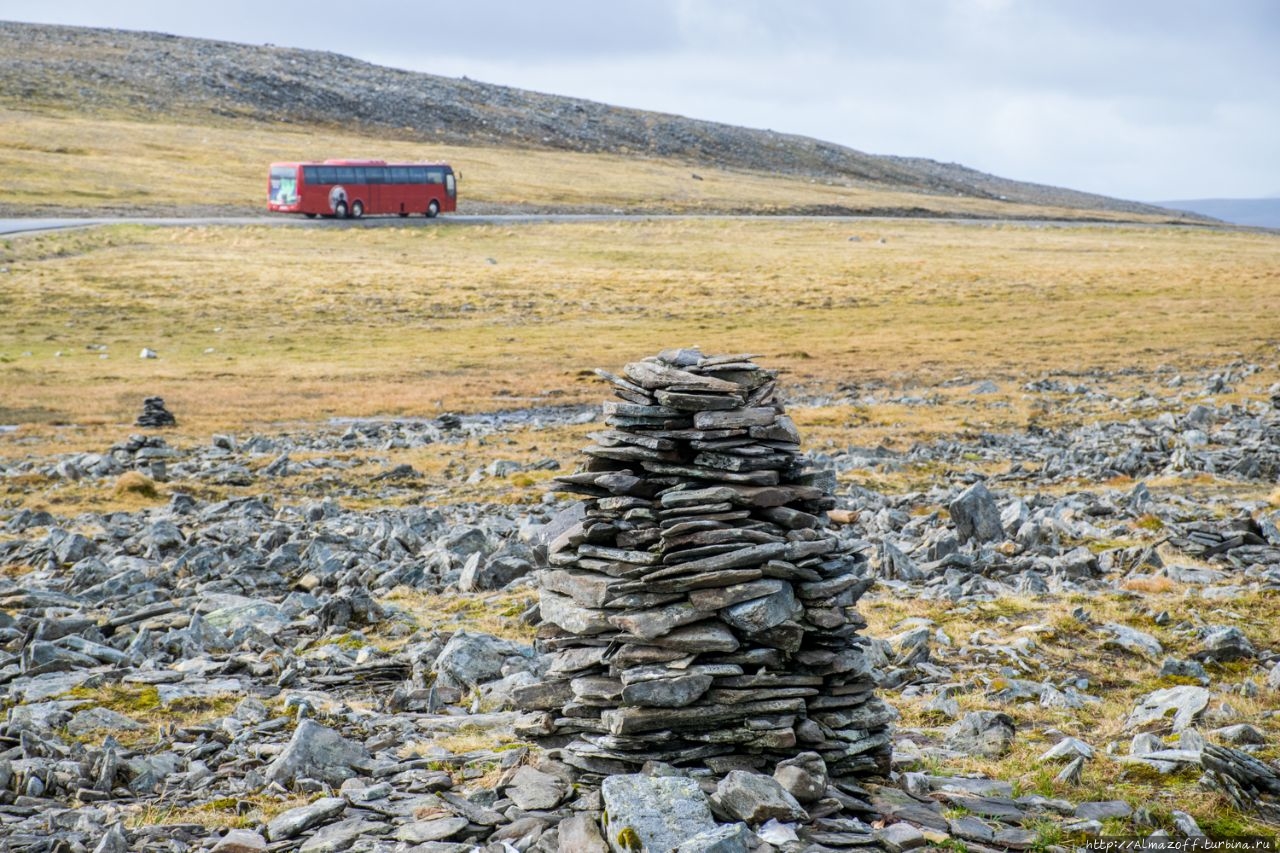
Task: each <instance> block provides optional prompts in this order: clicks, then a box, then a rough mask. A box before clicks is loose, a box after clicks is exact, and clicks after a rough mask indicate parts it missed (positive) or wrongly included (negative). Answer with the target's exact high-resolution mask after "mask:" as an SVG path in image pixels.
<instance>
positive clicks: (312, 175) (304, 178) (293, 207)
mask: <svg viewBox="0 0 1280 853" xmlns="http://www.w3.org/2000/svg"><path fill="white" fill-rule="evenodd" d="M457 208H458V183H457V180H456V179H455V178H454V175H453V169H451V168H449V166H448V164H446V163H387V162H386V161H385V160H325V161H324V162H323V163H272V164H271V172H270V181H269V183H268V196H267V209H268V210H273V211H276V212H278V213H305V214H306V215H307V216H309V217H312V218H314V217H316V216H334V217H337V218H338V219H346V218H348V217H350V218H351V219H359V218H360V217H362V216H364V215H365V214H366V213H397V214H399V215H400V216H408V215H409V214H410V213H421V214H424V215H426V216H428V217H431V216H435V215H436V214H438V213H449V212H451V211H454V210H457Z"/></svg>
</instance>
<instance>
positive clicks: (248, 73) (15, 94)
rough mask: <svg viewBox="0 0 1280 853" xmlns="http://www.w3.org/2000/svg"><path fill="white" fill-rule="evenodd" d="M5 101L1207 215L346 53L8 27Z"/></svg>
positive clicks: (1, 61)
mask: <svg viewBox="0 0 1280 853" xmlns="http://www.w3.org/2000/svg"><path fill="white" fill-rule="evenodd" d="M0 103H7V104H9V105H12V106H14V107H18V108H32V107H33V106H34V107H36V108H47V109H50V110H66V109H73V110H77V111H81V112H86V113H90V114H93V113H101V114H118V113H120V112H122V111H123V112H127V113H129V114H130V115H133V116H140V117H145V116H147V115H164V116H174V117H186V118H190V119H195V120H199V119H201V118H203V119H206V120H207V119H208V117H209V116H210V115H211V114H212V115H217V116H222V117H226V118H231V119H244V120H253V121H263V122H281V121H284V122H289V123H294V124H310V125H325V126H330V127H335V126H336V127H350V126H352V125H356V126H359V127H360V128H361V129H362V130H368V129H372V128H377V129H379V130H380V131H382V132H385V133H387V134H388V135H389V136H394V137H397V138H404V139H414V140H416V139H424V140H430V141H433V142H438V143H449V144H463V145H517V146H523V147H529V148H545V149H559V150H571V151H582V152H610V153H617V154H631V155H640V156H653V157H664V158H673V159H677V160H683V161H685V162H688V163H690V164H694V165H705V166H716V167H721V168H729V169H734V168H737V169H744V170H751V171H757V172H779V173H785V174H790V175H799V176H805V177H811V178H813V179H815V180H823V181H831V182H836V183H841V184H846V185H849V186H855V187H859V186H860V187H867V188H876V189H890V190H899V191H907V192H916V193H926V194H930V195H937V196H953V197H954V196H961V197H970V198H982V199H992V200H998V201H1008V202H1014V203H1024V204H1033V205H1045V206H1056V207H1067V208H1077V209H1083V210H1097V211H1108V212H1114V213H1127V214H1154V215H1163V216H1169V217H1171V218H1175V219H1177V218H1189V219H1193V220H1194V219H1198V217H1196V216H1194V215H1192V216H1187V215H1186V214H1179V213H1174V212H1171V211H1169V210H1166V209H1161V208H1159V207H1156V206H1153V205H1150V204H1142V203H1139V202H1133V201H1124V200H1120V199H1113V198H1108V197H1106V196H1101V195H1094V194H1091V193H1084V192H1078V191H1075V190H1069V189H1063V188H1059V187H1051V186H1045V185H1040V184H1032V183H1024V182H1020V181H1013V180H1009V179H1006V178H1000V177H996V176H993V175H988V174H985V173H983V172H979V171H977V170H974V169H969V168H966V167H964V166H960V165H958V164H954V163H939V162H936V161H933V160H927V159H922V158H914V157H895V156H881V155H874V154H866V153H864V152H861V151H856V150H854V149H852V148H847V147H844V146H841V145H836V144H833V143H829V142H823V141H820V140H816V139H812V138H809V137H804V136H797V135H792V134H784V133H777V132H774V131H771V130H753V129H746V128H740V127H734V126H731V125H726V124H719V123H715V122H709V121H699V120H696V119H689V118H683V117H681V116H676V115H669V114H665V113H655V112H646V111H643V110H634V109H625V108H620V107H612V106H608V105H606V104H601V103H596V102H593V101H586V100H581V99H576V98H567V97H560V96H555V95H546V94H540V93H537V92H530V91H526V90H522V89H515V88H511V87H507V86H497V85H491V84H487V83H478V82H475V81H472V80H468V79H466V78H462V79H454V78H449V77H441V76H437V75H432V74H422V73H418V72H411V71H401V70H397V69H392V68H385V67H382V66H378V65H373V64H370V63H367V62H363V61H360V60H356V59H352V58H350V57H346V56H341V55H338V54H335V53H327V52H320V51H311V50H297V49H291V48H281V47H275V46H271V45H267V46H254V45H245V44H236V43H231V42H219V41H210V40H205V39H194V38H183V37H178V36H170V35H163V34H158V33H145V32H133V31H126V30H108V29H91V28H83V27H65V26H52V25H43V24H26V23H16V22H0Z"/></svg>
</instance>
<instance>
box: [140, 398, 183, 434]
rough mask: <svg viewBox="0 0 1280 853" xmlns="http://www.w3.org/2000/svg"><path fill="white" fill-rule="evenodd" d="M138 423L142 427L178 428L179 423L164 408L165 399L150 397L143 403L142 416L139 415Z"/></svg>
mask: <svg viewBox="0 0 1280 853" xmlns="http://www.w3.org/2000/svg"><path fill="white" fill-rule="evenodd" d="M136 423H137V425H138V426H140V427H167V426H176V425H177V423H178V421H177V419H176V418H174V416H173V413H172V412H170V411H169V410H168V409H166V408H165V407H164V398H163V397H148V398H147V399H145V400H143V401H142V414H141V415H138V420H137V421H136Z"/></svg>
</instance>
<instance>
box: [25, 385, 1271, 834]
mask: <svg viewBox="0 0 1280 853" xmlns="http://www.w3.org/2000/svg"><path fill="white" fill-rule="evenodd" d="M1274 374H1275V366H1274V365H1249V364H1235V365H1232V366H1230V367H1226V368H1221V369H1218V370H1214V371H1205V372H1204V373H1203V375H1200V374H1197V375H1186V376H1179V377H1176V381H1173V378H1172V377H1170V378H1168V379H1167V380H1166V381H1165V382H1164V383H1163V384H1162V385H1161V386H1160V387H1151V388H1150V389H1149V390H1148V391H1146V392H1144V393H1141V394H1132V395H1129V396H1126V397H1113V398H1111V399H1110V400H1109V401H1107V403H1106V404H1107V405H1108V406H1109V407H1111V408H1112V409H1113V410H1114V412H1115V416H1114V417H1111V418H1107V419H1098V418H1084V417H1081V418H1077V419H1076V423H1075V424H1074V425H1066V426H1046V427H1035V426H1034V425H1033V427H1032V428H1029V429H1025V430H1017V431H1007V432H1000V433H990V434H986V433H981V432H978V431H974V430H966V431H963V432H962V433H958V434H956V435H953V436H949V437H946V438H944V439H941V440H936V441H928V442H922V443H918V444H916V445H915V446H913V447H910V448H909V449H897V450H894V449H888V448H883V447H879V448H859V447H849V446H844V447H840V446H832V445H831V443H830V441H824V442H823V443H822V446H820V447H818V448H813V449H812V453H811V461H812V463H813V464H814V465H815V466H816V467H819V468H827V469H830V470H831V471H833V472H834V473H835V475H836V479H835V488H834V503H835V504H836V506H835V508H834V509H833V510H831V521H830V524H829V525H828V526H827V527H826V528H825V530H826V531H828V533H829V535H830V536H831V537H833V539H834V543H835V545H834V546H833V547H837V548H838V550H839V552H840V553H847V554H853V555H861V565H862V569H861V571H863V572H865V574H866V577H867V579H868V581H871V580H872V579H874V585H873V586H872V587H871V589H870V591H869V592H867V593H866V595H865V596H864V597H863V598H862V600H861V602H860V603H859V605H858V609H859V611H860V613H861V614H862V616H863V617H864V618H865V619H866V620H867V622H868V623H869V627H868V628H866V629H864V630H863V631H862V633H863V634H864V635H865V636H866V637H867V638H868V640H867V644H866V646H865V650H866V653H867V656H868V661H869V663H870V666H871V677H872V679H873V680H874V682H875V683H876V687H877V690H878V695H879V696H880V697H881V698H882V699H883V700H884V701H885V702H887V703H888V704H889V705H890V706H892V707H893V708H894V709H896V715H897V718H898V719H897V721H896V723H895V724H894V727H893V729H892V738H893V758H892V771H891V773H890V774H889V775H888V776H879V777H874V778H871V779H869V780H867V781H866V782H865V783H864V784H863V785H862V787H861V790H853V789H852V787H850V786H845V787H841V788H837V787H835V786H834V785H832V786H831V787H828V782H827V776H826V768H825V766H823V763H822V759H821V757H820V756H818V755H817V754H816V753H808V755H812V756H813V758H804V759H802V760H798V761H797V762H795V764H794V766H791V767H789V768H788V769H787V770H786V772H783V769H782V768H781V767H780V768H779V770H778V773H777V774H775V775H773V776H756V775H752V774H751V773H747V772H745V771H743V770H733V771H731V772H729V773H728V774H726V775H723V776H722V777H714V776H710V775H706V773H705V771H703V772H701V773H695V775H693V776H692V777H689V776H686V775H685V773H686V771H682V770H681V769H680V765H681V764H682V762H681V761H680V760H679V759H678V758H677V759H675V760H673V761H670V762H668V763H666V764H663V763H657V764H651V765H647V766H646V770H645V773H646V775H640V776H625V777H624V776H616V777H611V778H616V779H618V780H620V781H618V782H611V783H609V784H607V785H604V786H603V787H597V786H595V785H592V784H583V781H584V780H583V778H582V771H581V770H580V769H578V768H575V767H574V766H572V764H570V763H568V762H565V761H563V760H561V759H562V756H561V754H560V752H559V750H558V748H557V747H556V745H555V744H554V743H553V742H551V743H547V742H544V743H541V744H536V745H535V744H534V742H533V741H532V740H531V739H530V738H529V737H528V731H529V724H530V720H529V717H530V715H529V714H527V713H525V712H522V711H520V710H519V709H518V708H519V703H518V702H517V699H516V697H517V696H520V695H527V693H528V691H529V689H530V688H531V686H532V685H536V684H538V683H540V682H543V681H546V680H548V672H549V669H550V668H551V667H552V666H554V661H553V658H552V657H549V656H545V655H542V654H539V653H538V651H536V650H535V647H534V644H533V638H534V633H535V631H536V630H537V629H538V625H539V615H538V609H537V607H536V600H537V594H536V591H535V589H534V588H533V582H534V576H535V574H534V572H535V568H536V567H539V566H544V565H546V561H547V545H548V542H547V535H548V531H547V530H545V529H544V525H546V524H547V523H548V522H549V521H551V520H552V518H553V517H554V516H555V515H556V514H557V513H558V512H560V511H562V510H563V509H565V508H566V507H567V506H568V505H569V503H570V502H571V500H572V498H571V497H569V496H560V497H553V496H549V495H548V496H545V497H535V498H534V499H533V500H532V501H531V502H503V501H501V500H497V499H494V498H495V497H496V496H500V495H501V494H502V492H501V489H496V490H493V491H490V492H475V491H472V492H468V491H467V490H468V489H472V490H475V489H477V488H480V487H482V486H486V484H488V485H494V486H496V485H499V484H506V483H511V482H514V481H515V478H518V477H526V478H529V482H533V481H535V480H538V481H540V479H545V478H547V477H550V476H553V475H557V474H558V475H561V476H565V475H569V474H570V472H571V470H572V468H573V465H574V464H576V462H575V460H574V459H572V458H570V456H568V455H565V456H560V457H559V458H556V457H555V456H539V455H536V454H535V455H533V456H531V457H530V458H528V459H525V460H523V461H513V460H511V459H509V458H505V459H504V458H500V457H502V456H503V454H501V453H499V452H498V449H499V448H501V447H502V446H503V445H502V441H503V440H504V437H506V436H509V435H513V434H515V433H516V432H517V431H524V432H532V433H534V434H537V435H545V436H547V437H548V438H549V437H550V436H552V435H556V434H564V433H565V432H566V431H568V432H571V433H572V431H574V430H579V431H580V430H582V429H588V428H589V429H599V427H600V424H599V423H598V422H597V419H602V418H603V416H602V415H600V414H599V413H598V412H595V411H594V410H592V409H590V408H572V409H563V410H555V409H550V410H542V411H539V412H536V413H524V414H515V415H505V416H484V417H481V416H467V417H462V418H459V417H454V416H448V417H440V418H437V419H434V420H426V419H424V420H417V421H411V420H405V421H370V422H351V423H342V424H331V425H327V426H315V427H312V428H306V429H293V430H290V431H288V432H281V433H279V434H266V433H263V434H254V435H230V434H219V435H211V436H208V437H207V439H205V440H202V441H198V442H195V443H187V442H185V441H178V440H176V439H171V437H167V436H169V435H170V434H169V433H167V432H166V431H165V430H163V429H147V430H142V429H139V428H137V427H134V428H132V429H135V430H137V431H138V434H136V435H128V434H122V437H121V439H120V440H119V441H118V442H116V443H115V444H114V445H112V446H107V447H102V448H101V449H100V450H98V451H96V452H92V453H71V454H67V453H62V454H54V455H47V454H41V453H38V452H26V453H24V452H23V450H22V448H21V446H20V445H18V444H16V442H17V441H19V440H20V438H19V437H15V436H13V435H9V436H5V437H4V440H5V441H6V442H10V446H9V447H8V451H9V452H8V453H7V455H6V457H5V458H4V459H3V461H0V482H3V483H4V484H5V488H6V498H5V503H4V508H2V509H0V649H2V651H0V685H2V686H0V691H2V693H3V701H4V703H5V706H6V711H7V713H6V717H5V720H4V722H3V724H2V725H0V749H3V752H0V789H2V790H0V844H3V846H4V847H5V848H6V849H11V850H15V851H32V852H33V853H34V851H55V850H56V851H81V850H84V851H103V852H104V853H105V851H126V850H130V851H143V850H154V851H188V850H190V851H194V850H220V851H224V853H227V852H228V851H240V850H264V849H269V850H280V851H284V850H304V851H327V850H361V851H401V850H417V851H424V853H426V851H458V853H461V851H470V850H473V849H481V850H492V851H506V850H510V849H516V850H557V849H560V850H583V851H589V850H603V849H605V847H604V846H602V845H604V844H606V843H609V844H613V845H614V847H615V849H616V848H617V846H618V844H619V843H620V842H619V840H618V839H617V838H614V837H609V838H607V840H606V839H605V836H604V835H602V833H601V830H600V824H601V821H600V817H601V815H602V813H604V812H606V811H607V812H608V813H609V814H610V815H614V816H615V817H614V818H613V820H614V823H613V825H615V826H616V825H618V824H617V820H618V818H617V815H618V814H619V813H620V811H619V810H620V809H621V808H622V805H621V803H622V802H624V801H625V802H630V803H635V802H645V801H648V800H647V799H646V798H650V799H653V801H654V802H658V803H672V802H676V801H678V802H681V803H685V804H686V805H687V808H684V807H682V809H681V810H677V812H678V813H675V812H673V813H671V814H669V815H666V818H664V819H669V820H670V821H673V822H674V824H673V826H675V829H674V830H672V831H673V832H675V833H676V834H675V835H674V836H671V837H674V838H677V839H684V840H687V839H689V838H692V837H694V836H695V835H698V837H699V838H701V839H702V840H701V841H699V842H698V844H700V845H703V846H689V845H688V844H685V846H683V847H680V849H681V850H689V851H692V850H695V849H697V850H711V849H714V850H762V851H768V850H786V851H790V850H839V849H852V848H859V847H870V848H875V849H883V850H887V851H897V850H903V849H910V848H912V847H915V846H919V845H922V844H925V843H930V844H933V845H950V846H956V845H959V844H963V845H965V846H966V847H967V848H968V849H970V850H978V849H984V848H994V849H1012V850H1024V849H1051V848H1053V847H1056V846H1064V847H1069V846H1071V845H1074V844H1079V843H1082V842H1083V840H1084V839H1086V838H1087V837H1089V836H1092V835H1098V834H1103V833H1106V834H1150V833H1152V832H1167V833H1169V834H1173V835H1193V834H1196V833H1198V832H1204V833H1208V834H1210V835H1213V836H1215V837H1223V836H1228V835H1232V834H1240V833H1243V832H1248V831H1254V832H1260V831H1267V830H1271V831H1272V832H1274V830H1275V828H1276V827H1277V826H1278V825H1280V776H1278V775H1277V765H1276V763H1275V761H1276V758H1277V755H1280V750H1278V749H1277V738H1278V737H1280V713H1278V712H1276V711H1275V708H1276V706H1277V704H1280V624H1278V623H1277V620H1276V619H1275V612H1276V604H1277V600H1278V596H1277V591H1278V590H1280V494H1278V493H1277V478H1278V476H1280V405H1278V402H1280V401H1278V400H1277V399H1275V398H1274V397H1273V395H1275V394H1277V393H1278V392H1280V386H1275V385H1270V386H1268V385H1266V384H1265V380H1266V379H1267V377H1272V376H1273V375H1274ZM1260 380H1262V384H1261V385H1260V384H1259V382H1260ZM1271 381H1274V379H1272V380H1271ZM1073 383H1074V384H1073ZM1241 388H1253V389H1257V388H1262V389H1269V390H1262V391H1254V392H1250V393H1247V394H1242V393H1240V389H1241ZM934 390H941V389H934ZM973 393H974V394H975V395H981V394H982V393H984V389H983V388H982V387H980V383H975V386H974V390H973ZM1019 393H1020V394H1024V395H1028V396H1030V397H1033V398H1035V399H1039V400H1043V402H1044V404H1045V410H1046V411H1052V412H1053V413H1054V414H1055V416H1056V418H1057V420H1055V421H1054V423H1063V424H1065V423H1067V422H1068V421H1070V418H1069V417H1066V416H1069V415H1070V414H1071V411H1072V408H1073V407H1080V410H1081V411H1084V410H1086V409H1089V410H1090V411H1092V409H1090V407H1092V406H1096V405H1097V403H1098V401H1097V400H1096V399H1095V400H1091V399H1090V396H1091V395H1092V394H1099V393H1101V392H1096V391H1094V390H1092V389H1091V388H1090V387H1087V383H1084V382H1077V381H1075V380H1071V379H1069V378H1063V377H1058V378H1048V379H1034V380H1032V379H1028V380H1027V381H1025V382H1024V383H1022V384H1021V386H1020V390H1019ZM779 394H780V398H781V399H782V400H784V401H785V402H786V403H787V405H788V409H789V410H790V411H791V412H793V413H795V414H796V417H797V419H798V420H801V421H802V420H803V413H804V412H805V411H806V408H807V407H810V406H814V405H817V406H832V405H841V404H843V403H848V402H849V401H850V400H842V399H841V398H840V397H839V395H834V396H833V395H831V394H830V393H829V392H828V393H826V394H817V393H816V392H814V393H809V392H805V393H800V392H799V389H791V391H790V392H789V391H788V389H787V388H786V387H785V385H783V386H780V388H779ZM868 396H871V397H873V399H866V398H867V397H868ZM905 396H911V397H912V398H913V401H911V402H910V403H909V405H913V406H920V407H928V406H930V405H934V403H933V402H931V399H933V391H931V390H930V389H924V390H923V391H921V389H914V390H913V391H911V392H910V395H898V396H896V397H895V396H893V395H891V394H889V393H886V392H875V394H872V395H868V394H867V393H863V394H861V395H860V396H859V397H857V398H856V399H857V405H858V406H860V407H863V408H875V407H877V406H881V405H890V404H892V405H904V404H903V402H902V400H903V399H904V398H905ZM851 399H852V398H851ZM175 414H176V415H177V417H178V419H179V421H181V417H182V413H181V412H176V413H175ZM1046 422H1048V419H1047V421H1046ZM802 432H803V430H802ZM574 434H575V435H576V434H578V433H574ZM822 434H823V435H824V436H829V435H831V432H830V431H823V432H822ZM802 437H803V436H802ZM577 443H578V444H581V442H577ZM546 446H557V447H558V446H559V445H558V444H556V443H555V442H551V441H548V442H547V444H546ZM460 448H464V449H465V451H466V453H468V454H470V456H469V457H468V458H469V463H468V464H467V465H465V466H462V467H458V468H456V469H455V470H453V473H452V474H451V475H450V476H453V477H454V478H455V479H456V481H457V489H456V492H455V493H454V494H453V496H452V497H449V496H448V495H444V496H442V495H441V494H440V493H439V491H438V490H434V491H433V492H432V494H431V496H430V497H429V498H428V497H427V495H426V488H425V486H424V485H423V480H424V478H423V474H422V472H421V471H418V470H416V469H415V468H414V467H413V465H411V464H408V463H405V462H403V461H402V460H403V459H406V458H410V457H409V454H422V453H424V452H426V453H430V452H433V451H438V452H440V453H445V452H446V451H449V452H458V451H459V449H460ZM487 454H491V455H487ZM413 458H421V456H415V457H413ZM922 472H923V473H922ZM907 474H909V475H910V477H907V476H906V475H907ZM434 476H437V477H438V476H439V475H438V473H437V475H434ZM920 477H925V478H926V479H927V480H928V483H927V485H924V484H922V483H920V482H919V478H920ZM468 481H469V482H468ZM922 485H923V487H921V486H922ZM60 490H65V492H66V494H68V495H70V494H73V493H76V494H79V493H84V492H85V490H97V491H101V492H112V493H113V494H115V495H116V496H117V499H118V502H117V505H116V506H112V507H110V508H107V509H103V510H102V511H97V510H92V509H85V508H83V506H77V505H75V504H74V503H73V504H72V505H73V506H75V507H76V508H75V509H73V510H72V511H71V512H64V511H61V510H60V506H61V505H60V503H59V502H58V500H56V499H51V497H53V496H56V495H58V494H59V493H60ZM113 490H114V491H113ZM35 491H39V492H40V493H41V494H43V495H44V496H45V499H44V500H31V499H30V498H29V497H24V495H29V494H30V493H32V492H35ZM477 494H480V495H488V497H487V498H486V497H481V498H478V499H472V498H468V497H465V496H466V495H472V497H473V498H474V497H475V495H477ZM551 680H554V678H552V679H551ZM522 691H524V693H523V694H522ZM814 759H816V761H815V760H814ZM672 765H675V766H674V767H673V766H672ZM622 780H626V781H622ZM588 781H589V780H588ZM795 790H801V791H806V790H808V791H811V792H812V794H813V795H814V796H813V797H812V798H811V799H806V800H805V804H806V805H807V808H802V809H797V808H795V807H793V806H792V805H790V804H788V800H787V799H786V798H787V797H790V798H791V799H790V803H791V804H794V803H796V802H797V801H796V799H795V798H794V797H792V794H791V793H788V792H793V791H795ZM707 794H710V795H711V796H710V797H709V798H706V795H707ZM782 794H786V797H783V796H781V795H782ZM611 798H614V799H616V801H617V802H616V803H614V804H611V802H610V800H611ZM704 798H705V805H701V806H698V805H697V803H701V802H703V799H704ZM854 801H858V802H859V803H866V804H869V805H870V807H871V810H870V811H869V812H858V814H860V815H861V816H860V817H854V816H852V815H853V812H850V811H848V809H849V808H850V807H851V803H853V802H854ZM824 804H825V805H824ZM859 807H861V806H859ZM664 814H665V812H664ZM681 821H691V823H687V824H682V823H681ZM681 827H683V829H682V828H681ZM691 828H692V829H691ZM681 833H683V834H681ZM699 833H702V835H699ZM623 840H624V841H625V839H623ZM675 843H676V842H673V846H674V845H675ZM681 843H682V842H681ZM712 845H719V846H712Z"/></svg>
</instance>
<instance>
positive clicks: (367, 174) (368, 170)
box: [364, 166, 386, 184]
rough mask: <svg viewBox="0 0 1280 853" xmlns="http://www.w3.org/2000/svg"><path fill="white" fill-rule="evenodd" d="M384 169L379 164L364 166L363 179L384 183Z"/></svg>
mask: <svg viewBox="0 0 1280 853" xmlns="http://www.w3.org/2000/svg"><path fill="white" fill-rule="evenodd" d="M384 171H386V170H385V169H383V168H382V167H381V166H365V167H364V179H365V181H366V182H368V183H371V184H385V183H386V181H385V180H383V178H384V177H385V176H384V175H383V172H384Z"/></svg>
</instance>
